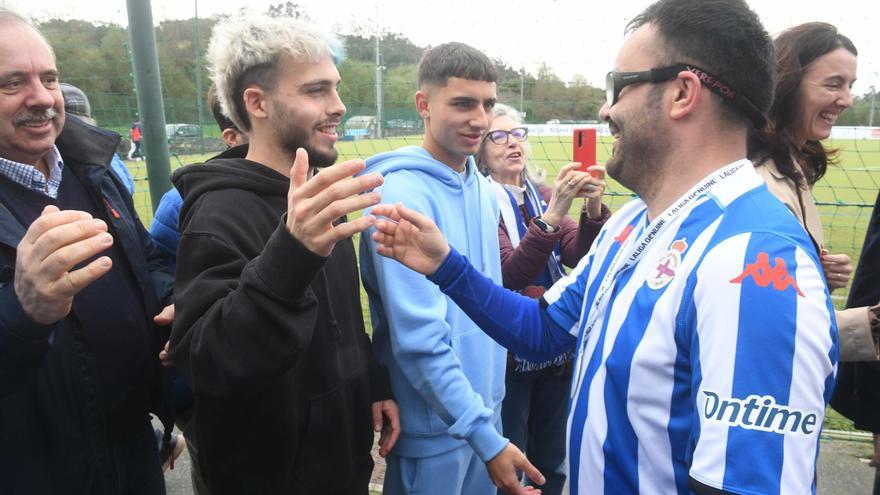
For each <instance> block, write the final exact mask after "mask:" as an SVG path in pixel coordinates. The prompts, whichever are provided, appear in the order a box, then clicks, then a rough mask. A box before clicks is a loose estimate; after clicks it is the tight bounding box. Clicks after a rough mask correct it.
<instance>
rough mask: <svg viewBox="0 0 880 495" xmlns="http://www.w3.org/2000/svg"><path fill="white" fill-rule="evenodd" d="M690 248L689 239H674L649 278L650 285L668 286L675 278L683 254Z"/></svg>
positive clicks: (659, 287)
mask: <svg viewBox="0 0 880 495" xmlns="http://www.w3.org/2000/svg"><path fill="white" fill-rule="evenodd" d="M687 248H688V243H687V239H678V240H676V241H674V242H673V243H672V244H671V245H670V246H669V250H668V251H666V253H664V254H663V256H661V257H660V260H659V261H657V268H655V269H654V271H653V272H652V273H651V276H650V277H649V278H648V282H647V283H648V287H650V288H652V289H654V290H657V289H662V288H663V287H665V286H666V284H668V283H669V282H670V281H672V279H673V278H675V270H677V269H678V266H679V265H681V255H682V254H684V252H685V251H686V250H687Z"/></svg>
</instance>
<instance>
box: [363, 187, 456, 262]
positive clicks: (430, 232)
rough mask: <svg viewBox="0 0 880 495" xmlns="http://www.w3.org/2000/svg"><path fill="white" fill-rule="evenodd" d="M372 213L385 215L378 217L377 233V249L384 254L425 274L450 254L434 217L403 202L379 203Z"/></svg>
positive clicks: (374, 238)
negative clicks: (392, 203)
mask: <svg viewBox="0 0 880 495" xmlns="http://www.w3.org/2000/svg"><path fill="white" fill-rule="evenodd" d="M370 213H372V215H374V216H376V217H385V218H379V219H378V220H377V222H376V232H374V233H373V241H375V243H376V251H377V252H378V253H379V254H381V255H382V256H385V257H386V258H392V259H395V260H397V261H399V262H401V263H402V264H403V265H404V266H406V267H408V268H410V269H412V270H415V271H417V272H419V273H421V274H422V275H430V274H432V273H434V272H435V271H437V268H439V267H440V264H441V263H443V260H444V259H446V255H448V254H449V249H450V248H449V244H448V243H447V242H446V238H444V237H443V234H442V233H441V232H440V230H439V229H438V228H437V224H435V223H434V222H433V221H432V220H431V219H430V218H428V217H426V216H424V215H422V214H420V213H418V212H416V211H413V210H410V209H409V208H406V207H405V206H403V204H401V203H398V204H396V205H393V206H392V205H385V204H381V205H376V206H374V207H373V209H372V211H371V212H370Z"/></svg>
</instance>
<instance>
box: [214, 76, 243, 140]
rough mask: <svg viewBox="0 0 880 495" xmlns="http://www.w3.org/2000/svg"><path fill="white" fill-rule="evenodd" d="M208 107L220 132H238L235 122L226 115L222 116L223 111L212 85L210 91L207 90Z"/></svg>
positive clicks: (215, 89)
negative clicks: (227, 130)
mask: <svg viewBox="0 0 880 495" xmlns="http://www.w3.org/2000/svg"><path fill="white" fill-rule="evenodd" d="M208 106H210V107H211V113H212V114H213V115H214V120H216V121H217V125H218V126H220V130H221V131H224V130H226V129H235V130H236V131H237V130H238V127H236V126H235V122H233V121H232V119H230V118H229V117H227V116H226V115H223V109H222V108H221V107H220V100H218V99H217V86H215V85H213V84H212V85H211V87H210V89H208Z"/></svg>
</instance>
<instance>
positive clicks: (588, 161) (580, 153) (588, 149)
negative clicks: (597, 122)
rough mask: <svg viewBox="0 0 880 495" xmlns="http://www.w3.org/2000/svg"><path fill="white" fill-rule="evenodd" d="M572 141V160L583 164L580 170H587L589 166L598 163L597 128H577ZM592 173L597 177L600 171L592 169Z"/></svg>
mask: <svg viewBox="0 0 880 495" xmlns="http://www.w3.org/2000/svg"><path fill="white" fill-rule="evenodd" d="M571 143H572V153H571V156H572V157H573V159H572V161H575V162H578V163H580V164H581V166H580V167H578V170H579V171H581V172H586V171H587V168H588V167H592V166H593V165H595V164H596V129H595V128H589V129H575V130H574V136H573V137H572V140H571ZM590 174H591V175H593V176H594V177H596V176H597V175H598V172H596V171H592V172H590Z"/></svg>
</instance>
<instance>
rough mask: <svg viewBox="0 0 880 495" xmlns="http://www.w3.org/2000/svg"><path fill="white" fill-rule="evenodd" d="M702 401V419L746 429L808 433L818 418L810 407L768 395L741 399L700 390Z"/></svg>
mask: <svg viewBox="0 0 880 495" xmlns="http://www.w3.org/2000/svg"><path fill="white" fill-rule="evenodd" d="M703 395H705V396H706V401H705V402H704V403H703V408H702V409H703V411H702V413H703V414H702V416H703V418H704V419H706V421H710V422H713V423H723V424H727V425H729V426H739V427H740V428H745V429H747V430H760V431H767V432H773V433H781V434H783V435H784V434H786V433H801V434H804V435H812V434H813V433H814V432H816V429H817V428H818V427H819V425H821V423H822V419H821V418H820V417H819V414H818V413H816V412H814V411H804V410H802V409H795V408H793V407H789V406H785V405H782V404H777V403H776V399H774V398H773V396H771V395H764V396H758V395H750V396H748V397H746V398H745V399H734V398H729V397H721V395H719V394H718V392H715V391H713V390H708V389H706V390H703Z"/></svg>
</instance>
